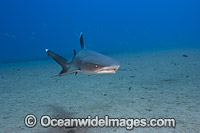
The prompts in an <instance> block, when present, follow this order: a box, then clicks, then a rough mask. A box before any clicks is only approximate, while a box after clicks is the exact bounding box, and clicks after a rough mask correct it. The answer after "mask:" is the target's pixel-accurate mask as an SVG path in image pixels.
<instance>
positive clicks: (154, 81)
mask: <svg viewBox="0 0 200 133" xmlns="http://www.w3.org/2000/svg"><path fill="white" fill-rule="evenodd" d="M183 54H185V55H187V56H188V57H183ZM110 56H111V57H113V58H115V59H117V60H119V62H120V64H121V67H120V68H121V69H123V70H124V69H125V71H118V72H117V73H116V74H107V75H93V76H88V75H85V74H82V73H78V74H77V75H74V74H71V75H66V76H63V77H53V78H52V77H51V76H53V75H55V74H58V73H59V72H60V70H61V67H60V66H59V65H57V64H56V63H55V62H54V61H53V60H52V59H50V58H49V60H41V61H30V62H18V63H8V64H1V65H0V132H1V133H14V132H16V133H28V132H30V133H32V132H33V133H43V132H44V133H53V132H55V133H56V132H57V133H66V132H68V131H69V130H71V132H75V133H76V132H85V133H103V132H105V133H112V132H118V133H128V132H134V133H143V132H147V133H174V132H177V133H188V132H190V133H192V132H196V133H197V132H199V131H200V49H181V50H180V49H179V50H164V51H151V52H137V53H135V52H127V53H118V54H113V55H112V54H111V55H110ZM130 87H131V89H129V88H130ZM27 114H34V115H36V116H37V117H38V118H40V117H41V116H42V115H45V114H47V115H50V116H52V117H61V118H62V117H64V118H71V117H72V118H76V117H78V118H86V117H87V116H88V115H91V116H95V115H99V116H100V117H103V116H104V115H109V116H110V117H113V118H148V119H149V118H175V119H176V128H164V127H162V128H134V129H133V130H131V131H127V130H126V129H125V128H88V129H86V128H71V129H63V128H55V129H52V128H42V127H41V126H40V124H37V125H36V126H35V127H34V128H27V127H26V126H25V125H24V117H25V116H26V115H27Z"/></svg>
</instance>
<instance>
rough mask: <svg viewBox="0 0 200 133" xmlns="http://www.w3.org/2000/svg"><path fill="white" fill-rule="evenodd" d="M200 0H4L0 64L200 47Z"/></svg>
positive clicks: (1, 5) (0, 11)
mask: <svg viewBox="0 0 200 133" xmlns="http://www.w3.org/2000/svg"><path fill="white" fill-rule="evenodd" d="M199 5H200V1H198V0H192V1H189V0H176V1H174V0H163V1H160V0H152V1H149V0H140V1H132V0H126V1H122V0H98V1H92V0H60V1H53V0H49V1H41V0H34V1H33V0H32V1H27V0H19V1H17V0H1V1H0V19H1V21H0V62H4V61H16V60H26V59H38V58H45V57H47V56H46V53H45V51H44V50H45V49H46V48H49V49H52V50H54V51H55V52H59V53H61V54H69V55H72V54H73V51H72V50H73V49H74V48H75V49H77V50H78V49H80V45H79V34H80V32H83V36H84V40H85V43H86V46H87V48H89V49H93V50H96V51H98V52H109V51H119V50H125V51H126V50H130V49H132V50H135V51H141V50H152V49H158V50H159V49H171V48H172V49H174V48H197V47H200V25H199V24H200V17H199V16H200V8H199Z"/></svg>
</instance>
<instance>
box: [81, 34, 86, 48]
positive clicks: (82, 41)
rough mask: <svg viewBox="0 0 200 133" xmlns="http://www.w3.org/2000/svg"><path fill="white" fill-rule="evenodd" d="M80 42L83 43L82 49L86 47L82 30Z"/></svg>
mask: <svg viewBox="0 0 200 133" xmlns="http://www.w3.org/2000/svg"><path fill="white" fill-rule="evenodd" d="M80 43H81V49H83V48H85V44H84V40H83V34H82V32H81V34H80Z"/></svg>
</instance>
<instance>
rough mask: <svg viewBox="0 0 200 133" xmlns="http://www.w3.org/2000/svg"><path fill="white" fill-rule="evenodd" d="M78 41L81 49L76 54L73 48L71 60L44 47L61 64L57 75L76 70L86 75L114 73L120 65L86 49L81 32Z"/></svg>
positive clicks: (75, 71)
mask: <svg viewBox="0 0 200 133" xmlns="http://www.w3.org/2000/svg"><path fill="white" fill-rule="evenodd" d="M80 43H81V50H80V51H79V52H78V53H77V54H76V51H75V50H74V58H73V59H72V61H68V60H66V59H65V58H63V57H61V56H60V55H58V54H56V53H54V52H52V51H50V50H49V49H46V52H47V54H48V55H49V56H51V57H52V58H53V59H54V60H55V61H56V62H57V63H58V64H60V65H61V66H62V71H61V72H60V73H59V74H58V75H57V76H62V75H66V74H70V73H76V74H77V72H83V73H85V74H88V75H92V74H105V73H115V72H116V71H117V70H118V68H119V67H120V65H119V62H118V61H116V60H114V59H112V58H110V57H108V56H105V55H102V54H100V53H97V52H95V51H92V50H88V49H86V47H85V44H84V41H83V35H82V32H81V34H80ZM72 68H73V69H72Z"/></svg>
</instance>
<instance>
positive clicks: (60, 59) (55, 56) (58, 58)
mask: <svg viewBox="0 0 200 133" xmlns="http://www.w3.org/2000/svg"><path fill="white" fill-rule="evenodd" d="M46 52H47V54H48V55H49V56H51V57H52V58H53V59H54V60H55V61H56V62H57V63H58V64H60V65H61V66H62V71H61V72H60V73H59V75H62V74H63V73H65V72H67V71H68V70H69V68H70V66H68V65H67V63H68V61H67V60H66V59H65V58H63V57H62V56H60V55H58V54H56V53H54V52H52V51H50V50H48V49H46Z"/></svg>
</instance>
